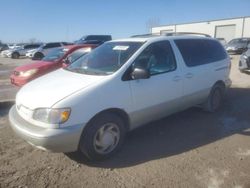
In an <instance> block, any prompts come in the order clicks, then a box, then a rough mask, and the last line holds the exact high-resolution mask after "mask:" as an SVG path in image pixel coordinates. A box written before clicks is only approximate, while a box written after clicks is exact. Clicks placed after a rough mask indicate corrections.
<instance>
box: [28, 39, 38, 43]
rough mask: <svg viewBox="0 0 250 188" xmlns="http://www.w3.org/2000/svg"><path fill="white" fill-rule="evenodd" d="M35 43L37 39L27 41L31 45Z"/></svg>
mask: <svg viewBox="0 0 250 188" xmlns="http://www.w3.org/2000/svg"><path fill="white" fill-rule="evenodd" d="M36 42H37V39H36V38H31V39H29V43H31V44H33V43H36Z"/></svg>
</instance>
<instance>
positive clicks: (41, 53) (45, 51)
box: [32, 42, 73, 60]
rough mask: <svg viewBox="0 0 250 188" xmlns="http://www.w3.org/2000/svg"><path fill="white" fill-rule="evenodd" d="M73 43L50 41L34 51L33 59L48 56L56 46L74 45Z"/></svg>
mask: <svg viewBox="0 0 250 188" xmlns="http://www.w3.org/2000/svg"><path fill="white" fill-rule="evenodd" d="M72 44H73V43H69V42H50V43H46V44H44V45H42V46H41V47H40V48H38V49H37V50H36V51H35V52H33V56H32V59H33V60H41V59H42V58H43V57H44V56H46V55H47V54H48V53H49V52H50V51H51V50H53V49H55V48H59V47H62V46H67V45H72Z"/></svg>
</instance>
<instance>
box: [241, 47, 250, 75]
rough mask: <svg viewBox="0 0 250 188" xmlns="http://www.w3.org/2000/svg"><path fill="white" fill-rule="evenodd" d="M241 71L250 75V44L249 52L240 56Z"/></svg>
mask: <svg viewBox="0 0 250 188" xmlns="http://www.w3.org/2000/svg"><path fill="white" fill-rule="evenodd" d="M239 70H240V71H241V72H244V73H245V72H248V73H250V44H248V50H247V51H246V52H244V53H243V54H242V55H241V56H240V61H239Z"/></svg>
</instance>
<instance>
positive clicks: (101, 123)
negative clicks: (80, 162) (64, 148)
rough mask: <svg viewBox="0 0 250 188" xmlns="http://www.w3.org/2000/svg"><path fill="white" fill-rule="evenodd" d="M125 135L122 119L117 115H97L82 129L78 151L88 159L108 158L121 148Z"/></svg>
mask: <svg viewBox="0 0 250 188" xmlns="http://www.w3.org/2000/svg"><path fill="white" fill-rule="evenodd" d="M125 135H126V129H125V125H124V121H123V120H122V119H121V118H120V117H119V116H117V115H115V114H112V113H105V114H102V115H99V116H97V117H96V118H95V119H94V120H93V121H91V122H90V123H89V124H88V125H87V127H86V128H85V129H84V131H83V133H82V136H81V140H80V143H79V151H80V152H81V153H82V154H84V155H85V156H86V157H87V158H88V159H90V160H101V159H105V158H108V157H110V156H112V155H113V154H114V153H116V152H117V151H118V150H119V149H120V148H121V146H122V144H123V141H124V138H125Z"/></svg>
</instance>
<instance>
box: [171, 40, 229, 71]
mask: <svg viewBox="0 0 250 188" xmlns="http://www.w3.org/2000/svg"><path fill="white" fill-rule="evenodd" d="M175 43H176V45H177V47H178V49H179V50H180V52H181V54H182V57H183V59H184V61H185V63H186V65H187V66H188V67H193V66H198V65H203V64H208V63H213V62H216V61H221V60H223V59H226V58H227V54H226V52H225V50H224V48H223V47H222V45H221V44H220V43H219V42H217V41H214V40H205V39H177V40H175Z"/></svg>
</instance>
